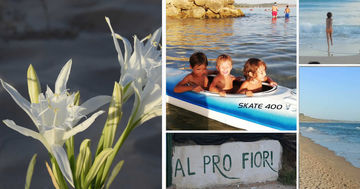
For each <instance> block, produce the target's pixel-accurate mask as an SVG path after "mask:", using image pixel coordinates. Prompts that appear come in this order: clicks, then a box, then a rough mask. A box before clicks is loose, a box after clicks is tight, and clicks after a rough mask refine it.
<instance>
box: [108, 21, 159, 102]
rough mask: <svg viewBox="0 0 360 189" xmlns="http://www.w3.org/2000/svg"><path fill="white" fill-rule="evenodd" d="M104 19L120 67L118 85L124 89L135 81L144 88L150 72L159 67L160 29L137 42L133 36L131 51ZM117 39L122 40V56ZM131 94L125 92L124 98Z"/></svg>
mask: <svg viewBox="0 0 360 189" xmlns="http://www.w3.org/2000/svg"><path fill="white" fill-rule="evenodd" d="M105 19H106V22H107V23H108V25H109V28H110V31H111V34H112V37H113V41H114V45H115V49H116V52H117V54H118V61H119V63H120V67H121V71H120V79H119V83H120V85H121V86H123V87H125V86H127V85H128V84H130V83H131V82H132V81H135V80H137V82H138V83H139V84H140V85H141V86H144V85H145V84H146V82H147V80H148V78H149V76H150V74H151V72H152V70H153V69H155V68H157V67H159V66H161V51H160V50H158V46H159V41H160V37H161V28H159V29H157V30H156V31H155V32H154V33H153V34H152V35H149V36H147V37H145V38H144V39H142V40H139V39H138V38H137V36H134V51H133V50H132V47H131V44H130V42H129V41H128V40H127V39H126V38H124V37H122V36H120V35H119V34H116V33H114V30H113V28H112V27H111V23H110V19H109V18H108V17H105ZM118 39H120V40H122V42H123V44H124V49H125V50H124V55H123V54H122V52H121V49H120V45H119V42H118ZM145 40H147V42H146V44H144V41H145ZM131 53H132V54H131ZM160 76H161V72H160ZM132 94H133V91H132V90H127V91H125V94H124V97H125V98H127V97H129V96H131V95H132Z"/></svg>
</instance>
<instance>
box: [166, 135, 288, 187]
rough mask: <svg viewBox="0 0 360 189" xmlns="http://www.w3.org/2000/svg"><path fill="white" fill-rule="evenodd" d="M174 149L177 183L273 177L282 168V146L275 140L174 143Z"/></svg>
mask: <svg viewBox="0 0 360 189" xmlns="http://www.w3.org/2000/svg"><path fill="white" fill-rule="evenodd" d="M173 150H174V152H173V157H172V178H173V181H172V183H173V184H174V185H176V187H184V188H199V187H208V186H214V185H224V184H235V183H239V184H250V183H256V182H266V181H275V180H277V178H278V172H279V170H280V169H281V154H282V147H281V145H280V143H279V141H277V140H261V141H256V142H229V143H224V144H222V145H188V146H174V149H173Z"/></svg>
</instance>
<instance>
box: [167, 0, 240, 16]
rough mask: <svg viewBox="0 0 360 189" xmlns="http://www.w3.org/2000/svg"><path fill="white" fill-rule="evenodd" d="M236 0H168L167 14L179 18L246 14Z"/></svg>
mask: <svg viewBox="0 0 360 189" xmlns="http://www.w3.org/2000/svg"><path fill="white" fill-rule="evenodd" d="M234 3H235V0H166V15H167V16H171V17H178V18H200V19H201V18H226V17H239V16H244V13H243V12H242V11H241V10H240V9H236V7H235V6H234Z"/></svg>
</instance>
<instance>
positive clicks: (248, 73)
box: [237, 58, 277, 96]
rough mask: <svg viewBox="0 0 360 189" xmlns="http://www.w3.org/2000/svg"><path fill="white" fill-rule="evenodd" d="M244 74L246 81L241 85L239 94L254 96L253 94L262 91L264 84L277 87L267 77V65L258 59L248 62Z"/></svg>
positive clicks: (251, 59)
mask: <svg viewBox="0 0 360 189" xmlns="http://www.w3.org/2000/svg"><path fill="white" fill-rule="evenodd" d="M243 73H244V76H245V78H246V80H245V81H244V82H243V83H242V84H241V86H240V89H239V90H238V91H237V93H240V94H246V96H253V93H256V92H261V91H262V82H267V83H269V84H270V85H271V86H275V85H277V83H276V82H274V81H273V80H272V79H271V78H270V77H268V76H266V64H265V62H264V61H262V60H260V59H258V58H250V59H249V60H247V61H246V63H245V65H244V70H243Z"/></svg>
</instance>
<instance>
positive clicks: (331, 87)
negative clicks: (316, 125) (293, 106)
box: [299, 67, 360, 121]
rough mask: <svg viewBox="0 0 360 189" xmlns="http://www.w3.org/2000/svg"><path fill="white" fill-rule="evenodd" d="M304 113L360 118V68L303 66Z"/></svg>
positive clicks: (301, 102) (316, 115) (300, 90)
mask: <svg viewBox="0 0 360 189" xmlns="http://www.w3.org/2000/svg"><path fill="white" fill-rule="evenodd" d="M299 85H300V86H299V92H300V93H299V95H300V99H299V104H300V113H304V114H305V115H308V116H311V117H315V118H321V119H332V120H347V121H360V67H300V73H299Z"/></svg>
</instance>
